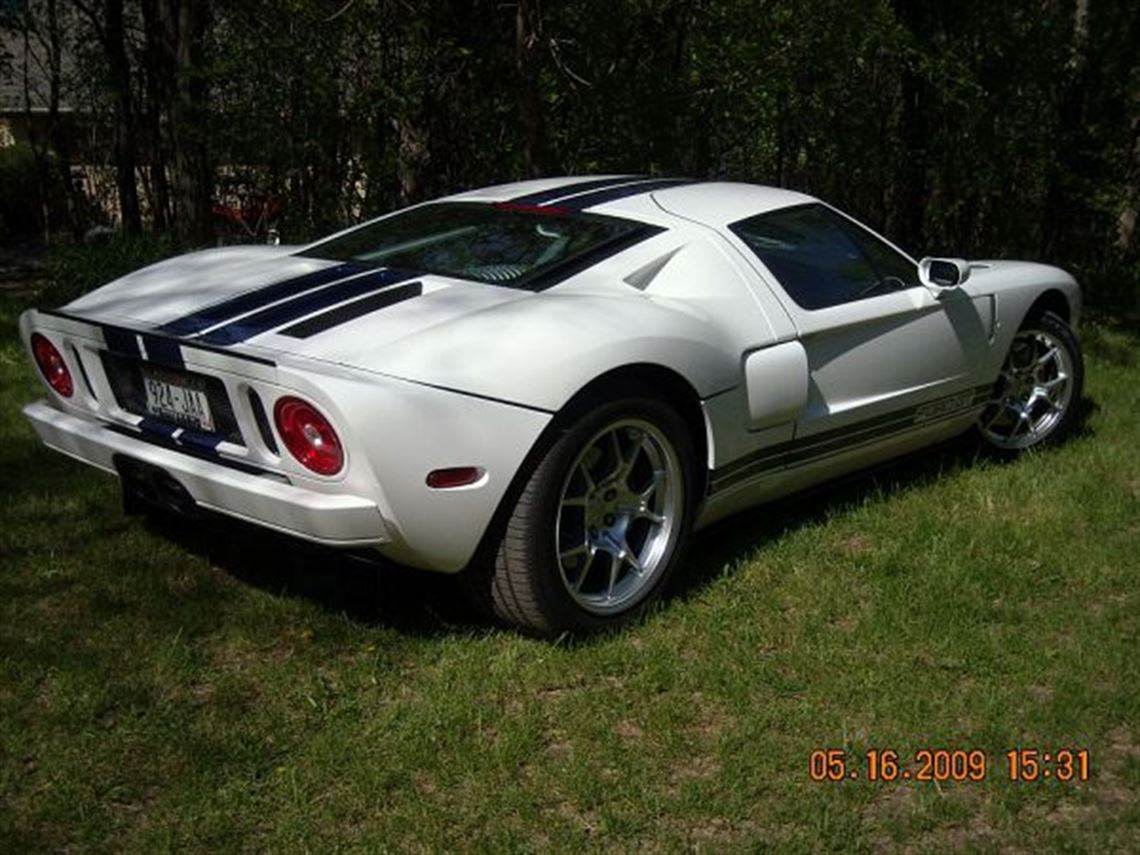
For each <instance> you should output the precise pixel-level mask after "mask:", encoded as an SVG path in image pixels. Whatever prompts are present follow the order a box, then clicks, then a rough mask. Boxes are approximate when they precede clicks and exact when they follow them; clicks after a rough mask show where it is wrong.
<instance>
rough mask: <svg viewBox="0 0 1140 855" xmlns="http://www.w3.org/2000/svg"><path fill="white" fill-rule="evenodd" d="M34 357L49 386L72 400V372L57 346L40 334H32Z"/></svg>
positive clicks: (73, 388) (73, 386) (73, 387)
mask: <svg viewBox="0 0 1140 855" xmlns="http://www.w3.org/2000/svg"><path fill="white" fill-rule="evenodd" d="M32 356H34V357H35V358H36V365H37V366H39V369H40V373H41V374H43V375H44V379H45V380H47V382H48V385H49V386H51V387H52V388H53V389H55V391H56V392H58V393H59V394H60V395H62V396H63V397H65V398H70V397H71V395H72V393H73V392H74V391H75V384H74V383H72V382H71V372H70V371H68V370H67V363H66V362H64V361H63V357H62V356H60V354H59V351H58V350H56V349H55V345H54V344H52V343H51V342H50V341H48V340H47V339H46V338H44V337H43V336H42V335H40V334H39V333H32Z"/></svg>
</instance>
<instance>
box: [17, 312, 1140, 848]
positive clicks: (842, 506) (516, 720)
mask: <svg viewBox="0 0 1140 855" xmlns="http://www.w3.org/2000/svg"><path fill="white" fill-rule="evenodd" d="M0 305H2V308H0V315H2V317H0V322H2V323H3V324H4V334H3V338H2V340H0V401H2V406H0V437H2V441H0V466H2V467H3V469H2V471H3V473H4V475H3V479H2V480H0V497H2V500H3V507H4V524H3V526H2V528H0V550H2V556H3V558H2V569H0V850H2V851H5V852H22V851H30V850H33V849H77V850H107V851H110V850H114V851H154V850H162V849H187V848H193V849H208V850H214V849H249V850H256V851H282V850H293V849H312V850H316V851H324V850H329V849H334V848H341V849H359V850H368V851H377V850H379V851H383V850H385V849H388V850H392V851H408V850H411V851H455V850H472V851H483V852H489V853H502V852H511V851H552V852H563V851H570V850H576V849H589V850H592V851H684V850H699V851H764V850H771V851H779V852H787V851H793V852H794V851H801V852H814V851H821V850H832V851H842V852H859V851H866V852H871V851H880V850H891V849H894V848H908V849H909V850H910V851H915V852H945V851H954V850H966V851H999V850H1010V851H1049V850H1064V851H1089V852H1101V851H1136V850H1138V849H1140V720H1138V718H1137V711H1138V710H1140V689H1138V686H1140V665H1138V657H1137V650H1138V649H1140V647H1138V644H1140V637H1138V632H1137V630H1138V625H1140V619H1138V617H1137V616H1138V615H1140V582H1138V572H1140V561H1138V559H1137V547H1138V546H1140V513H1138V512H1140V454H1138V453H1137V447H1138V441H1140V427H1138V426H1137V423H1136V419H1137V416H1138V415H1140V391H1138V390H1140V382H1138V381H1140V342H1138V341H1137V340H1136V339H1135V338H1134V337H1132V336H1129V335H1127V334H1124V333H1121V332H1116V331H1113V330H1111V329H1109V328H1105V327H1089V328H1088V329H1086V330H1085V340H1086V342H1087V345H1088V348H1089V351H1090V352H1089V359H1088V363H1089V376H1088V385H1087V394H1088V397H1089V402H1090V404H1091V411H1090V413H1089V415H1088V419H1087V429H1086V431H1085V433H1084V434H1083V435H1081V436H1079V437H1077V438H1075V439H1074V440H1073V441H1071V442H1069V443H1067V444H1066V445H1065V446H1063V447H1061V448H1059V449H1056V450H1055V451H1051V452H1048V453H1044V454H1038V455H1033V456H1030V457H1027V458H1024V459H1021V460H1019V461H1017V462H1014V463H1011V464H999V463H994V462H990V461H985V460H975V459H974V455H973V453H972V451H971V450H970V449H969V448H968V447H966V446H962V445H957V446H951V447H949V448H942V449H939V450H937V451H934V452H930V453H928V454H926V455H923V456H921V457H919V458H916V459H912V460H910V461H907V462H905V463H903V464H900V465H898V466H895V467H893V468H890V469H886V470H879V471H878V472H876V473H874V474H873V475H871V476H864V477H860V478H858V479H855V480H853V481H848V482H846V483H844V484H842V485H839V486H837V487H832V488H828V489H825V490H822V491H819V492H817V493H816V494H814V495H812V496H808V497H804V498H801V499H797V500H795V501H790V502H783V503H780V504H779V505H777V506H774V507H769V508H764V509H760V510H758V511H755V512H753V513H751V514H748V515H747V516H745V517H743V518H740V519H737V520H734V521H731V522H730V523H729V524H727V525H722V526H720V527H718V528H717V529H715V530H713V531H711V532H709V533H707V534H706V535H704V536H703V537H702V538H701V539H700V540H698V542H697V543H696V544H695V547H694V549H693V550H692V555H691V560H690V562H689V564H690V566H689V567H688V568H687V572H686V574H685V581H684V582H683V583H682V584H681V585H680V588H679V590H678V591H677V592H676V594H675V596H674V597H673V598H672V599H671V600H669V601H668V602H666V603H665V604H664V605H663V606H662V607H661V608H660V609H659V610H657V611H656V612H655V613H654V614H653V615H652V616H651V617H649V618H648V619H647V620H646V621H645V623H644V624H643V625H640V626H638V627H635V628H633V629H631V630H629V631H628V632H625V633H623V634H620V635H617V636H614V637H612V638H607V639H603V640H599V641H595V642H591V643H586V644H580V645H566V644H553V645H552V644H548V643H543V642H538V641H532V640H528V639H524V638H521V637H519V636H517V635H515V634H513V633H510V632H506V631H502V630H498V629H494V628H490V627H487V626H485V625H482V624H480V623H479V622H478V621H476V620H474V619H473V618H472V617H471V616H470V615H469V614H468V612H467V611H466V610H465V609H464V608H463V607H462V606H461V605H460V604H459V603H458V602H457V595H456V592H455V591H454V589H453V587H452V586H451V585H450V584H448V582H447V580H441V579H438V578H435V577H424V576H418V575H414V574H409V573H389V572H388V571H382V570H376V569H375V568H372V567H370V566H367V565H363V564H359V563H355V562H352V561H348V560H344V559H338V558H337V557H335V556H329V555H328V554H325V553H321V552H317V551H314V550H309V549H306V548H301V549H298V548H296V547H295V546H294V545H293V544H291V543H287V542H283V541H282V540H279V539H277V538H273V537H268V536H265V535H261V534H258V533H256V532H253V531H250V530H248V529H244V528H240V527H236V526H231V525H218V526H213V527H210V528H209V529H208V530H206V532H205V533H198V534H195V533H193V532H189V533H188V532H186V531H185V530H184V527H181V528H180V527H170V526H153V525H148V524H144V523H143V522H141V521H139V520H138V519H135V518H126V517H124V516H122V514H121V511H120V502H119V496H118V492H117V484H116V482H115V481H114V479H111V478H108V477H105V476H103V475H100V474H98V473H94V472H90V471H88V470H87V469H85V468H83V467H81V466H79V465H78V464H75V463H72V462H70V461H68V460H66V459H63V458H61V457H60V456H58V455H55V454H52V453H49V452H48V451H46V450H43V449H41V448H40V447H39V446H38V444H37V443H36V442H35V440H34V438H33V436H32V434H31V431H30V429H29V428H27V426H26V425H25V424H24V423H23V419H22V417H21V416H20V415H19V412H18V408H19V406H21V405H22V404H23V403H24V402H26V401H28V400H31V399H32V398H34V397H36V396H37V395H38V394H39V392H38V389H37V386H36V383H35V381H34V379H33V377H32V375H31V371H30V369H29V368H27V367H26V366H25V364H24V360H23V356H22V353H21V350H20V348H19V346H18V344H17V343H16V342H15V339H14V318H15V311H16V308H17V305H16V304H15V302H14V301H13V300H8V301H7V302H6V303H4V304H0ZM924 746H925V747H932V748H940V747H946V748H975V747H976V748H982V749H984V750H985V751H986V752H987V753H988V756H989V759H990V774H989V777H988V780H987V781H986V782H984V783H965V784H953V783H944V784H940V785H935V784H932V783H923V784H917V783H893V784H888V783H870V782H867V781H865V780H858V781H848V782H845V783H841V784H831V783H824V784H821V783H813V782H811V781H810V780H809V778H808V757H809V754H810V752H811V751H812V750H813V749H814V748H823V747H839V748H845V749H847V750H848V751H849V752H862V751H864V750H866V749H867V748H871V747H877V748H894V749H897V750H898V751H899V752H900V754H902V755H903V756H909V755H913V753H914V752H915V750H917V749H918V748H921V747H924ZM1013 746H1026V747H1038V748H1041V749H1043V750H1051V749H1056V748H1058V747H1066V746H1074V747H1087V748H1089V749H1090V750H1091V752H1092V765H1093V779H1092V780H1091V781H1089V782H1088V783H1084V784H1060V783H1057V782H1056V781H1049V782H1038V783H1035V784H1021V785H1012V784H1010V783H1008V782H1007V781H1006V780H1005V777H1006V776H1005V773H1004V767H1003V765H1002V759H1003V758H1002V755H1003V753H1004V751H1005V750H1007V749H1008V748H1011V747H1013Z"/></svg>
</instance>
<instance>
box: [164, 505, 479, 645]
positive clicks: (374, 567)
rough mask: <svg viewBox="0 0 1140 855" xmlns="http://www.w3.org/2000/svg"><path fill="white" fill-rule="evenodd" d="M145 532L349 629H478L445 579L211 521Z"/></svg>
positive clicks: (170, 519)
mask: <svg viewBox="0 0 1140 855" xmlns="http://www.w3.org/2000/svg"><path fill="white" fill-rule="evenodd" d="M188 522H189V523H190V524H188ZM145 524H146V526H147V528H148V529H150V530H151V531H152V532H154V533H155V534H158V535H160V536H162V537H164V538H166V539H168V540H171V541H173V542H175V543H177V544H178V545H179V546H180V547H182V548H183V549H186V550H187V551H189V552H191V553H193V554H195V555H198V556H200V557H202V558H205V559H206V560H208V561H209V562H210V563H211V564H212V565H213V566H214V567H216V568H218V569H220V570H222V571H223V572H225V573H227V574H229V575H230V576H232V577H233V578H235V579H237V580H238V581H240V582H241V583H243V584H245V585H249V586H251V587H254V588H258V589H260V590H263V591H266V592H268V593H270V594H273V595H275V596H284V597H298V598H301V599H304V600H308V601H310V602H313V603H315V604H316V605H318V606H320V607H321V608H322V609H324V610H326V611H329V612H331V613H334V614H343V615H344V616H345V617H347V618H348V619H349V620H352V621H354V622H356V623H360V624H364V625H369V626H387V627H391V628H393V629H396V630H398V631H400V632H404V633H407V634H409V635H417V636H438V635H446V634H450V633H455V632H463V631H472V630H475V629H478V628H480V627H481V626H485V625H482V624H480V621H479V617H478V615H477V614H475V613H474V612H473V610H472V609H471V608H470V607H469V606H468V605H467V602H466V600H465V599H464V598H463V596H462V592H461V591H460V590H459V586H458V585H457V584H456V582H455V579H454V578H452V577H450V576H446V575H442V574H439V573H429V572H424V571H421V570H413V569H410V568H407V567H402V566H400V565H398V564H395V563H392V562H389V561H385V560H384V559H383V558H380V557H374V556H371V555H368V554H365V553H348V552H344V551H342V550H338V549H332V548H329V547H322V546H319V545H317V544H312V543H307V542H305V541H301V540H297V539H296V538H292V537H288V536H286V535H283V534H277V533H275V532H272V531H266V530H264V529H261V528H258V527H257V526H253V525H250V524H246V523H242V522H239V521H237V520H231V519H228V518H226V517H223V516H219V515H214V514H208V515H203V516H202V517H200V518H198V517H195V518H194V519H193V520H190V521H188V520H187V519H185V518H180V517H177V516H175V515H172V514H167V513H161V514H153V515H149V516H147V518H146V520H145Z"/></svg>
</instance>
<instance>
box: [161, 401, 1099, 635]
mask: <svg viewBox="0 0 1140 855" xmlns="http://www.w3.org/2000/svg"><path fill="white" fill-rule="evenodd" d="M1080 406H1081V412H1080V421H1079V423H1078V424H1079V427H1078V428H1077V430H1076V431H1074V435H1073V437H1072V439H1073V440H1080V439H1082V438H1085V437H1088V436H1090V435H1091V434H1092V430H1091V428H1090V427H1089V416H1091V414H1092V413H1094V412H1095V411H1096V409H1097V406H1096V404H1095V402H1093V401H1092V400H1090V399H1089V398H1087V397H1086V398H1084V399H1082V401H1081V405H1080ZM980 453H981V452H980V451H979V447H978V444H977V442H976V441H975V440H974V439H973V438H972V437H970V436H969V435H967V436H963V437H959V438H957V439H953V440H950V441H948V442H945V443H942V444H940V445H936V446H932V447H931V448H928V449H923V450H920V451H917V452H914V453H912V454H910V455H907V456H905V457H902V458H899V459H897V460H893V461H890V462H887V463H884V464H881V465H879V466H877V467H875V468H872V469H869V470H863V471H861V472H857V473H854V474H852V475H848V476H846V477H843V478H840V479H838V480H834V481H829V482H827V483H825V484H822V485H820V486H818V487H815V488H813V489H810V490H807V491H804V492H802V493H798V494H795V495H793V496H790V497H787V498H784V499H780V500H779V501H776V502H772V503H769V504H767V505H762V506H759V507H757V508H755V509H752V510H748V511H744V512H742V513H740V514H737V515H735V516H732V517H730V518H728V519H726V520H723V521H721V522H718V523H717V524H715V525H713V526H711V527H710V528H708V529H706V530H704V531H702V532H700V533H699V534H698V535H697V536H696V537H695V538H694V541H693V543H692V545H691V547H690V549H689V554H688V560H687V561H686V564H685V566H684V567H682V568H680V571H679V572H678V573H677V575H676V577H675V579H674V582H673V584H672V586H671V589H670V591H669V593H668V595H667V598H666V602H665V606H664V608H665V609H666V610H667V609H668V603H669V602H670V601H676V600H680V601H683V600H686V599H688V598H690V597H692V596H694V595H695V594H697V593H699V592H700V591H701V590H703V589H705V588H706V587H708V586H709V585H711V584H714V583H715V581H716V579H718V578H720V577H721V576H722V575H723V574H724V572H725V568H728V567H731V566H733V565H734V564H735V563H737V562H738V561H740V560H741V559H744V558H746V557H748V556H751V555H753V554H754V553H756V552H757V551H758V550H760V549H763V548H764V547H765V546H766V545H769V544H772V543H774V542H776V541H778V540H779V539H780V538H782V537H783V536H784V535H785V534H787V533H789V532H791V531H794V530H796V529H798V528H800V527H802V526H804V525H811V524H813V523H817V522H819V521H820V520H822V519H824V518H826V517H827V516H828V515H829V514H833V513H834V512H835V511H836V510H840V509H842V508H844V507H858V506H860V505H861V504H863V503H864V502H865V501H866V500H867V499H868V498H871V497H874V498H875V499H876V500H878V501H885V500H888V499H890V497H891V496H892V495H894V494H896V493H899V492H902V491H904V490H910V489H914V488H916V487H923V486H925V485H929V484H934V483H936V482H937V481H938V480H939V479H941V478H944V477H946V476H947V475H948V474H949V473H951V472H953V471H955V470H957V469H962V468H968V467H971V466H973V465H975V463H976V461H977V460H978V459H979V454H980ZM987 459H990V460H991V461H994V462H995V463H996V464H997V465H1001V460H1000V459H998V458H993V457H989V458H987ZM147 526H148V527H149V528H151V529H152V530H153V531H154V532H155V533H156V534H160V535H161V536H162V537H164V538H167V539H169V540H171V541H173V542H175V543H177V544H179V545H180V546H181V547H182V548H184V549H186V550H188V551H189V552H191V553H194V554H197V555H199V556H201V557H203V558H205V559H207V560H208V561H210V562H211V564H213V565H214V566H216V567H218V568H220V569H221V570H223V571H224V572H226V573H228V574H229V575H230V576H232V577H233V578H235V579H237V580H239V581H240V582H242V583H243V584H247V585H250V586H252V587H255V588H258V589H260V590H263V591H266V592H269V593H271V594H273V595H277V596H287V597H299V598H302V599H305V600H308V601H310V602H313V603H315V604H317V605H318V606H319V607H321V608H322V609H325V610H327V611H329V612H332V613H335V614H343V615H345V616H346V617H347V618H349V619H350V620H353V621H355V622H358V623H361V624H365V625H373V626H387V627H390V628H393V629H396V630H397V631H400V632H404V633H407V634H409V635H416V636H427V637H431V636H441V635H448V634H454V633H469V632H481V631H486V630H488V629H489V628H490V624H489V623H488V621H487V620H486V619H484V618H483V617H482V615H481V614H480V613H479V612H477V611H476V610H475V609H473V608H472V607H471V606H470V605H469V604H468V603H467V601H466V599H465V597H464V596H463V593H462V590H461V588H460V585H459V584H458V582H457V580H456V578H455V577H452V576H447V575H442V574H437V573H430V572H424V571H418V570H413V569H409V568H406V567H402V566H400V565H397V564H394V563H392V562H388V561H385V560H383V559H381V558H376V557H372V556H369V555H365V554H349V553H345V552H342V551H339V550H335V549H330V548H325V547H321V546H318V545H315V544H309V543H305V542H303V541H298V540H296V539H294V538H290V537H287V536H285V535H279V534H276V533H274V532H270V531H265V530H263V529H260V528H257V527H255V526H252V525H248V524H245V523H241V522H237V521H234V520H230V519H228V518H225V517H220V516H217V515H206V516H204V517H203V518H202V519H196V520H195V521H194V524H192V525H188V524H186V521H185V520H184V519H179V518H176V517H171V516H166V515H159V516H152V517H149V518H148V520H147Z"/></svg>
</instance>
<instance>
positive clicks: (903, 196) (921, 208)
mask: <svg viewBox="0 0 1140 855" xmlns="http://www.w3.org/2000/svg"><path fill="white" fill-rule="evenodd" d="M922 6H923V4H922V3H920V2H916V0H896V2H895V14H896V15H897V16H898V19H899V21H900V22H901V23H902V24H903V25H904V26H905V27H906V28H907V29H908V30H909V31H910V33H911V35H912V36H913V38H914V41H915V42H917V45H918V48H919V49H923V48H924V47H925V45H926V43H927V41H928V40H929V37H930V32H929V30H930V26H929V22H928V20H927V18H926V16H925V15H924V13H923V10H922ZM916 65H917V63H916V61H915V60H914V59H913V58H907V60H906V62H905V64H904V66H903V70H902V78H901V86H900V99H901V101H902V109H901V113H900V130H899V132H900V136H901V137H902V144H903V149H904V150H905V151H906V157H905V160H904V161H903V163H902V165H901V167H900V170H899V180H898V182H897V185H896V186H897V188H898V189H897V193H896V196H895V200H894V205H893V207H894V209H895V216H894V218H893V234H895V235H896V236H897V239H898V242H899V243H900V244H901V245H903V246H906V247H911V248H912V249H913V248H917V247H920V246H923V245H925V244H926V234H925V232H926V201H927V195H928V193H929V186H928V163H927V159H928V154H927V148H926V140H927V136H928V134H929V125H928V117H929V111H930V109H931V106H932V105H931V103H930V102H931V97H930V96H931V92H930V84H929V82H928V81H927V80H926V79H925V77H924V76H923V74H922V72H921V71H920V70H919V69H918V68H917V67H916Z"/></svg>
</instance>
